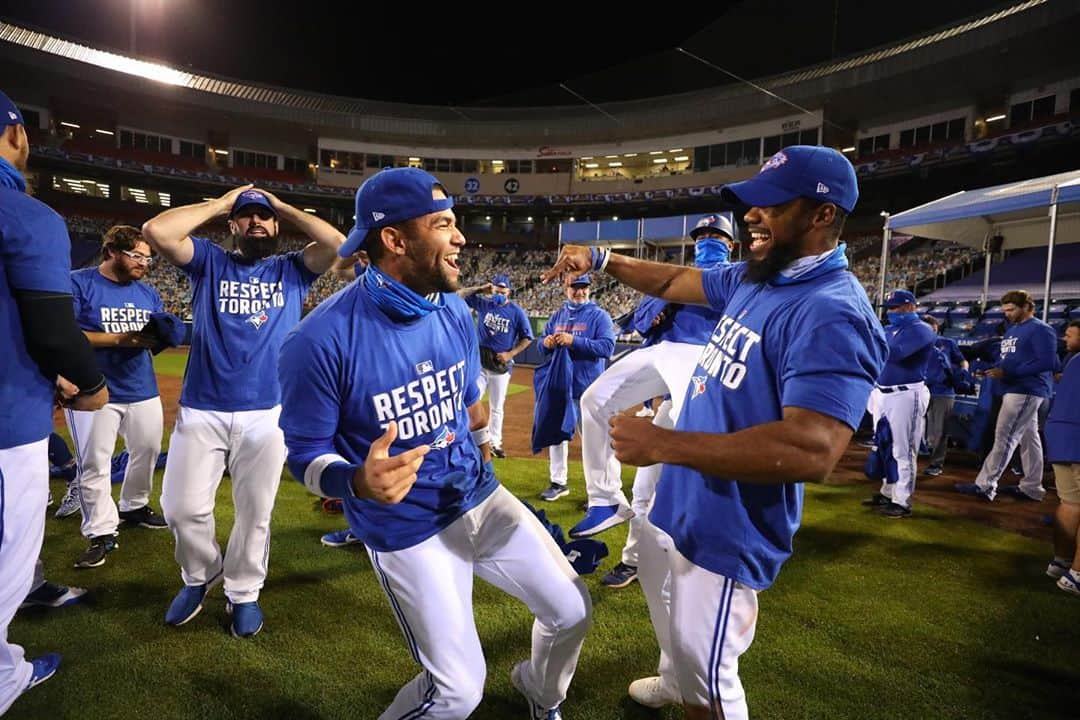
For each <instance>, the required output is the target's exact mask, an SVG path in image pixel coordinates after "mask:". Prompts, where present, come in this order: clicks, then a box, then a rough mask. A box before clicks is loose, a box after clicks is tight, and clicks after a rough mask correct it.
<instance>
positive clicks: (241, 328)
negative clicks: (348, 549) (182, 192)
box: [142, 185, 344, 637]
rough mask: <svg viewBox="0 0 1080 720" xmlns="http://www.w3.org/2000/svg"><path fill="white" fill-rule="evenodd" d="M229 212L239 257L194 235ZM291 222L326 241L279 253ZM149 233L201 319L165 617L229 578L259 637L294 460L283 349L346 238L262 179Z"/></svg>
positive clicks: (192, 611) (174, 451) (195, 603)
mask: <svg viewBox="0 0 1080 720" xmlns="http://www.w3.org/2000/svg"><path fill="white" fill-rule="evenodd" d="M222 216H227V217H228V223H229V230H230V232H231V233H232V238H233V242H234V243H235V245H236V246H237V247H238V248H239V251H237V252H228V251H227V250H225V249H224V248H222V247H220V246H218V245H215V244H214V243H212V242H210V241H209V240H206V239H204V238H200V237H191V236H190V234H191V233H192V232H194V231H195V230H196V229H197V228H199V227H201V226H202V225H204V224H205V223H207V222H210V221H211V220H214V219H216V218H219V217H222ZM279 220H285V221H287V222H289V223H290V224H291V225H292V226H293V227H294V228H296V229H297V230H299V231H300V232H301V233H303V234H304V235H307V236H308V237H310V238H311V239H312V240H313V241H314V242H312V243H310V244H309V245H307V247H305V248H304V249H303V250H300V251H296V252H290V253H285V254H283V255H278V254H275V253H276V252H277V247H278V221H279ZM142 230H143V236H144V237H145V238H146V239H147V240H148V241H149V242H150V245H151V246H152V247H153V248H154V249H155V250H156V251H157V252H158V253H160V254H161V256H162V257H164V258H165V259H166V260H168V261H169V262H171V263H172V264H173V265H176V266H177V267H179V268H180V269H181V270H183V271H184V272H185V273H187V275H188V277H189V279H190V280H191V295H192V313H193V314H194V318H195V320H194V326H193V328H192V336H191V351H190V354H189V355H188V363H187V370H186V371H185V373H184V386H183V390H182V391H181V394H180V409H179V412H178V413H177V416H176V427H175V429H174V430H173V434H172V440H171V442H170V445H169V459H168V461H167V462H166V465H165V478H164V481H163V487H162V495H161V508H162V512H163V513H164V514H165V519H166V521H168V523H169V527H170V528H171V529H172V531H173V535H175V537H176V560H177V562H179V564H180V568H181V577H182V578H183V581H184V587H183V588H182V589H181V590H180V592H179V593H178V594H177V595H176V598H175V599H174V600H173V601H172V604H171V605H170V606H169V609H168V612H167V613H166V614H165V622H166V623H167V624H169V625H172V626H179V625H183V624H184V623H186V622H188V621H189V620H191V619H192V618H193V617H195V615H197V614H198V613H199V611H200V610H201V609H202V605H203V600H204V599H205V597H206V593H207V591H208V590H210V589H211V588H212V587H213V586H214V585H216V584H217V583H219V582H221V581H222V579H224V584H225V597H226V599H227V601H228V603H227V610H228V611H229V612H230V613H231V614H232V623H231V628H230V629H231V632H232V634H233V635H234V636H236V637H249V636H251V635H254V634H255V633H257V632H259V630H260V629H261V628H262V625H263V612H262V609H261V608H260V607H259V603H258V599H259V591H260V589H261V588H262V586H263V582H264V581H265V579H266V571H267V561H268V558H269V544H270V514H271V512H272V510H273V507H274V496H275V495H276V494H277V489H278V485H279V483H280V481H281V468H282V465H283V464H284V462H285V442H284V439H283V438H282V434H281V430H280V429H279V428H278V416H279V414H280V412H281V405H280V402H281V387H280V385H279V384H278V381H277V365H278V353H279V351H280V349H281V342H282V340H283V339H284V337H285V334H286V333H287V332H288V331H289V330H291V329H292V328H293V326H294V325H296V323H298V322H299V321H300V312H301V309H302V307H303V301H304V296H305V295H306V294H307V292H308V289H309V288H310V287H311V284H312V283H313V282H314V281H315V279H316V278H317V277H318V276H319V275H320V274H321V273H324V272H326V271H327V270H329V269H330V267H331V266H332V265H333V264H334V260H335V258H336V257H337V251H338V248H339V247H340V246H341V243H342V242H343V240H344V237H343V236H342V235H341V233H339V232H338V231H337V230H336V229H335V228H334V227H333V226H331V225H330V224H328V223H326V222H325V221H323V220H320V219H319V218H318V217H316V216H315V215H312V214H309V213H306V212H302V211H300V210H298V209H297V208H295V207H293V206H291V205H289V204H287V203H284V202H282V201H281V200H279V199H278V198H277V197H275V196H274V195H272V194H271V193H269V192H266V191H265V190H254V189H252V186H251V185H245V186H243V187H238V188H235V189H233V190H230V191H229V192H227V193H225V194H224V195H222V196H221V197H220V198H217V199H214V200H208V201H206V202H202V203H198V204H195V205H187V206H184V207H178V208H173V209H171V210H166V211H165V212H163V213H161V214H160V215H158V216H157V217H155V218H152V219H151V220H149V221H147V222H146V224H144V225H143V228H142ZM226 466H227V467H228V469H229V474H230V476H231V477H232V488H233V490H232V493H233V501H234V504H235V507H236V520H235V522H234V524H233V529H232V533H231V534H230V536H229V543H228V547H227V549H226V553H225V556H224V558H222V553H221V548H220V547H219V546H218V543H217V539H216V536H215V524H214V498H215V495H216V493H217V488H218V485H219V484H220V483H221V477H222V474H223V472H224V471H225V468H226Z"/></svg>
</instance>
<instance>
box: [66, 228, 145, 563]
mask: <svg viewBox="0 0 1080 720" xmlns="http://www.w3.org/2000/svg"><path fill="white" fill-rule="evenodd" d="M103 239H104V243H103V244H102V248H101V255H102V261H101V264H99V265H98V266H97V267H88V268H83V269H82V270H76V271H75V272H73V273H71V286H72V292H71V295H72V298H73V300H74V307H75V320H76V322H78V324H79V327H80V328H82V331H83V333H84V334H85V335H86V337H87V339H88V340H89V341H90V345H91V346H93V348H94V350H95V355H97V361H98V366H99V367H100V368H101V371H102V373H103V374H104V375H105V382H106V384H107V386H108V388H109V402H108V404H107V405H105V407H103V408H101V409H100V410H95V411H91V412H88V411H84V410H73V409H68V410H66V411H65V417H66V418H67V423H68V428H69V429H70V430H71V437H72V440H74V442H75V455H76V457H77V458H78V461H79V474H78V476H77V477H76V479H75V481H74V482H73V483H72V485H71V487H69V489H68V493H69V495H70V496H71V497H72V498H75V499H76V501H78V500H79V499H80V497H81V503H80V505H81V509H82V528H81V530H82V534H83V537H85V538H86V539H87V540H88V541H89V543H90V544H89V546H88V547H87V548H86V550H85V551H83V553H82V554H81V555H79V557H78V558H77V559H76V560H75V567H77V568H94V567H99V566H101V565H104V564H105V556H106V555H108V554H109V553H110V552H112V551H113V550H115V549H116V548H117V547H119V545H118V543H117V540H116V537H117V531H118V530H119V527H120V522H121V521H123V522H125V523H127V524H129V525H132V526H136V525H137V526H140V527H144V528H149V529H164V528H165V527H166V524H165V520H163V519H162V517H161V516H160V515H158V514H157V513H155V512H154V511H153V509H152V508H151V507H150V489H151V487H152V486H153V481H154V466H155V464H156V463H157V457H158V453H159V452H160V451H161V431H162V426H163V423H164V421H163V417H162V409H161V398H160V397H159V396H158V387H157V378H156V377H155V376H154V365H153V362H152V360H151V357H150V351H149V349H148V348H150V347H151V346H152V345H153V344H154V336H153V335H151V334H149V333H144V332H142V329H143V328H144V327H145V326H146V323H147V322H148V321H149V319H150V314H151V313H155V312H163V311H164V308H163V306H162V302H161V296H160V295H159V294H158V291H157V290H155V289H154V288H152V287H150V286H149V285H147V284H145V283H143V282H140V281H141V280H142V278H143V277H144V276H145V275H146V272H147V269H148V268H149V266H150V245H149V243H147V242H146V240H144V239H143V236H142V233H141V232H140V231H139V229H138V228H135V227H131V226H130V225H115V226H113V227H111V228H109V230H108V231H107V232H106V233H105V235H104V238H103ZM117 434H119V435H120V436H121V437H123V438H124V445H125V446H126V447H127V451H128V456H129V461H128V466H127V470H126V472H125V473H124V484H123V485H122V486H121V489H120V507H119V511H118V510H117V506H116V503H115V502H114V501H113V498H112V472H111V471H112V462H111V461H112V454H113V449H114V448H115V447H116V436H117ZM68 501H69V498H65V503H67V502H68Z"/></svg>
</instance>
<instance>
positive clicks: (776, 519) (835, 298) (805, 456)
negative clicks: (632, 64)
mask: <svg viewBox="0 0 1080 720" xmlns="http://www.w3.org/2000/svg"><path fill="white" fill-rule="evenodd" d="M723 196H724V198H725V199H727V200H728V201H729V202H732V203H738V204H743V205H749V206H750V209H749V210H748V211H747V213H746V215H745V219H746V222H747V224H748V225H749V226H750V236H751V242H750V245H749V248H748V249H749V254H750V257H751V260H750V261H748V262H746V263H737V264H732V265H718V266H715V267H713V268H710V269H708V270H701V269H699V268H690V267H680V266H676V265H665V264H661V263H653V262H646V261H643V260H637V259H634V258H630V257H626V256H622V255H616V254H613V253H612V254H606V253H603V252H601V253H599V254H597V253H593V254H592V255H591V256H590V253H589V249H588V248H582V247H567V248H564V249H563V252H562V255H561V256H560V258H559V260H558V261H557V263H556V264H555V266H554V267H553V268H552V269H551V270H549V271H548V272H547V273H545V274H544V276H543V277H544V279H551V278H554V277H556V276H558V275H559V274H561V273H564V272H565V273H570V274H571V275H573V274H576V273H581V272H585V271H586V270H592V271H597V270H605V271H606V272H607V273H608V274H609V275H612V276H614V277H615V278H617V279H618V280H620V281H622V282H624V283H626V284H627V285H630V286H631V287H633V288H634V289H635V290H639V291H640V292H642V293H645V294H646V295H652V296H655V297H659V298H662V299H664V300H667V301H669V302H675V303H683V304H706V303H707V304H709V305H711V306H712V307H714V308H716V309H717V310H721V309H722V311H723V313H724V314H723V317H722V319H721V320H720V322H719V323H718V324H717V326H716V328H715V329H714V331H713V334H712V336H711V337H710V338H709V343H708V345H706V347H705V350H704V351H703V352H702V354H701V357H700V359H699V361H698V365H697V367H696V368H695V370H694V373H693V376H692V378H691V381H690V383H689V385H688V387H687V388H686V397H685V399H684V401H683V409H682V412H681V413H680V414H679V417H678V420H677V424H676V427H675V429H674V430H666V429H664V428H659V427H657V426H655V425H653V424H652V423H651V422H650V421H649V420H648V419H646V418H637V417H630V416H627V415H617V416H615V417H614V418H612V420H611V426H612V428H611V440H612V442H613V444H614V445H615V454H616V457H617V458H618V459H619V460H621V461H622V462H624V463H627V462H628V463H630V464H632V465H637V466H644V465H651V464H654V463H664V468H663V470H661V476H660V482H659V483H658V484H657V487H656V497H655V500H654V505H653V509H652V511H651V512H650V513H649V520H650V521H651V523H652V524H653V525H654V526H655V527H656V528H658V529H659V531H661V532H660V534H659V539H658V543H659V544H661V545H662V546H664V547H665V548H666V550H667V552H666V553H664V555H665V556H666V561H667V564H668V571H669V572H670V575H671V579H670V590H671V613H670V620H669V627H668V628H667V630H668V631H669V632H670V643H671V647H670V650H671V652H670V655H671V658H672V661H673V664H674V676H675V680H676V681H677V687H671V686H665V685H664V684H663V683H662V679H660V678H648V679H643V680H639V681H636V682H635V683H634V684H633V685H632V686H631V697H634V698H635V699H637V698H638V697H641V698H642V699H647V700H649V701H650V703H651V704H653V705H654V706H658V705H662V704H664V703H665V702H678V701H680V700H681V701H682V703H683V706H684V710H685V716H686V717H687V718H689V719H690V720H697V719H699V718H715V717H724V718H726V719H727V720H742V719H743V718H746V717H747V708H746V699H745V694H744V692H743V688H742V683H741V681H740V680H739V676H738V657H739V655H741V654H742V653H743V652H744V651H745V650H746V649H747V648H748V647H749V645H750V643H751V641H752V640H753V636H754V628H755V626H756V619H757V593H758V592H759V591H762V590H765V589H767V588H768V587H769V586H770V585H771V584H772V583H773V581H774V580H775V579H776V575H777V573H778V572H779V570H780V566H781V565H782V563H783V562H784V560H786V559H787V557H788V556H789V555H790V554H791V549H792V544H791V543H792V536H793V535H794V533H795V530H796V529H797V528H798V525H799V519H800V516H801V511H802V502H803V488H802V484H801V483H803V482H805V481H821V480H823V479H824V478H825V477H827V476H828V475H829V473H830V472H831V471H832V469H833V467H834V466H835V464H836V462H837V460H838V459H839V458H840V456H841V454H842V453H843V452H844V449H845V448H846V447H847V445H848V442H849V441H850V440H851V436H852V434H853V433H854V430H855V428H856V427H857V426H858V424H859V421H860V420H861V419H862V415H863V410H864V408H865V407H866V400H867V398H868V397H869V395H870V390H871V389H872V387H873V384H874V380H875V379H876V378H877V376H878V374H879V373H880V372H881V368H882V367H883V366H884V364H885V356H886V354H887V352H888V345H887V344H886V342H885V337H884V334H883V332H882V329H881V325H880V323H879V322H878V320H877V318H876V317H875V316H874V312H873V309H872V308H871V306H870V302H869V300H868V299H867V297H866V293H865V291H864V290H863V289H862V287H861V286H860V284H859V282H858V280H857V279H856V278H855V276H854V275H852V274H851V273H849V272H847V259H846V258H845V256H844V250H845V246H844V245H842V244H841V245H839V246H838V245H837V241H838V237H839V234H840V232H841V230H842V228H843V223H844V218H845V217H846V215H847V213H849V212H850V211H851V210H852V208H853V207H854V205H855V201H856V199H857V197H858V190H857V186H856V178H855V170H854V168H853V167H852V166H851V164H850V163H849V162H848V161H847V160H846V159H845V158H844V156H843V155H841V154H840V153H838V152H836V151H835V150H832V149H830V148H826V147H815V146H794V147H789V148H785V149H783V150H781V151H780V152H778V153H777V154H775V155H773V157H772V158H771V159H770V160H769V161H768V162H766V163H765V165H764V166H763V167H762V169H761V171H760V172H759V173H758V175H757V176H755V177H754V178H751V179H750V180H747V181H745V182H740V183H735V184H732V185H728V186H726V187H725V188H724V190H723ZM642 562H643V564H644V563H645V562H646V560H645V558H643V559H642ZM659 632H660V630H659V629H658V634H659ZM635 686H637V687H641V686H647V687H648V688H649V689H650V692H649V693H648V697H644V696H643V695H640V694H635V692H634V688H635Z"/></svg>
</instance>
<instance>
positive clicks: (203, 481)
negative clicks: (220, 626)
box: [161, 405, 285, 603]
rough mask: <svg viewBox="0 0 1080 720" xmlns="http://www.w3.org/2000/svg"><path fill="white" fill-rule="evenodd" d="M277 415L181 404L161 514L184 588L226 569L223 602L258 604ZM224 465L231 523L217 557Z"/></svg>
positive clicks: (274, 486)
mask: <svg viewBox="0 0 1080 720" xmlns="http://www.w3.org/2000/svg"><path fill="white" fill-rule="evenodd" d="M280 414H281V406H280V405H277V406H275V407H272V408H269V409H266V410H247V411H243V412H218V411H213V410H197V409H195V408H189V407H184V406H183V405H181V406H180V410H179V412H178V413H177V416H176V428H175V430H173V434H172V440H171V441H170V443H169V458H168V460H167V461H166V463H165V478H164V482H163V487H162V494H161V509H162V513H163V514H164V516H165V520H166V521H167V522H168V523H169V528H170V529H171V530H172V531H173V535H174V536H175V538H176V561H177V562H178V563H179V564H180V570H181V577H182V578H183V580H184V584H185V585H204V584H206V583H208V582H210V581H211V580H213V579H214V578H216V577H217V576H218V575H219V574H221V572H222V571H224V573H225V597H226V598H228V599H229V601H231V602H233V603H243V602H252V601H255V600H258V598H259V590H261V589H262V586H263V582H264V581H265V580H266V572H267V565H268V563H269V559H270V558H269V556H270V515H271V513H272V512H273V509H274V498H275V497H276V495H277V490H278V486H279V485H280V484H281V469H282V465H283V464H284V463H285V439H284V436H283V435H282V432H281V429H280V428H279V427H278V416H279V415H280ZM226 467H228V468H229V475H230V476H231V477H232V496H233V505H234V506H235V508H236V518H235V521H234V522H233V528H232V532H231V533H230V534H229V543H228V546H227V547H226V551H225V557H224V559H222V554H221V548H220V547H219V546H218V543H217V539H216V536H215V523H214V500H215V496H216V495H217V489H218V485H220V484H221V476H222V473H223V472H224V471H225V468H226Z"/></svg>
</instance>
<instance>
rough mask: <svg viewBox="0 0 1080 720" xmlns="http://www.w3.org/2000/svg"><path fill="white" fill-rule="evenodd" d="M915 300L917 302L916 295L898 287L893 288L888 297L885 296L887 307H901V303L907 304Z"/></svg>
mask: <svg viewBox="0 0 1080 720" xmlns="http://www.w3.org/2000/svg"><path fill="white" fill-rule="evenodd" d="M914 302H915V296H914V295H912V294H911V293H910V292H908V291H907V290H902V289H899V288H897V289H896V290H893V291H892V292H891V293H889V295H888V297H886V298H885V307H887V308H894V307H900V306H901V305H907V304H908V303H914Z"/></svg>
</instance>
